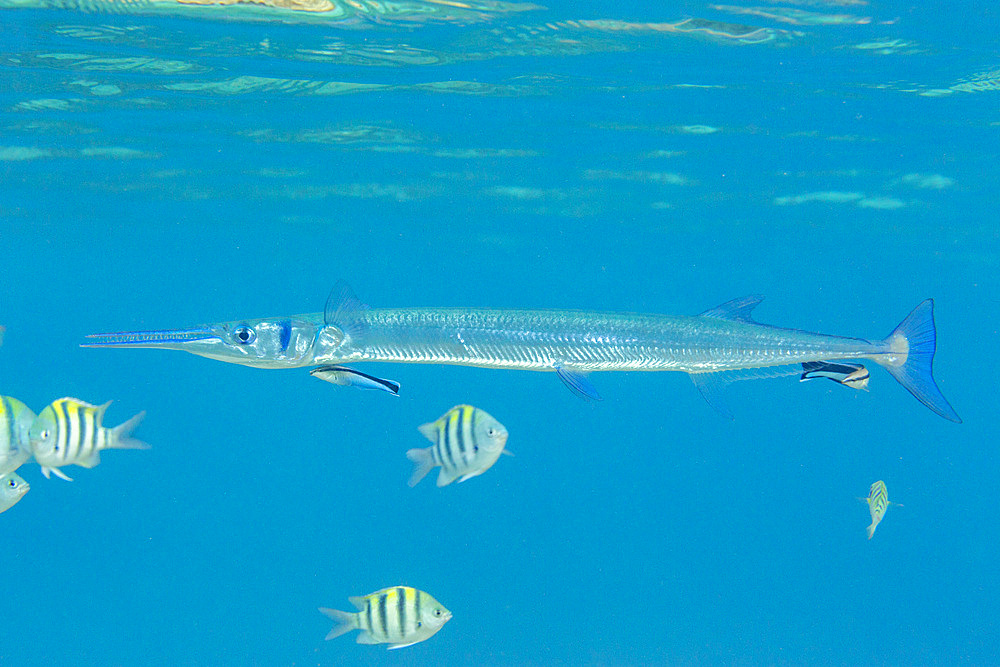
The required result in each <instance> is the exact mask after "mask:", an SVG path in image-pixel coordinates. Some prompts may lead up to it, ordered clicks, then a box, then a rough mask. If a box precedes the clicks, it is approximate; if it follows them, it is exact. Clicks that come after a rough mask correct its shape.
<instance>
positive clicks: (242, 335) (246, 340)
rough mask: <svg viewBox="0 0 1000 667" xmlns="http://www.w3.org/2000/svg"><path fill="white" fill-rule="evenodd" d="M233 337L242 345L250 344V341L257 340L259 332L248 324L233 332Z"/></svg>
mask: <svg viewBox="0 0 1000 667" xmlns="http://www.w3.org/2000/svg"><path fill="white" fill-rule="evenodd" d="M233 338H234V339H235V340H236V342H237V343H239V344H240V345H249V344H250V343H252V342H254V341H255V340H257V334H256V332H254V330H253V329H251V328H250V327H248V326H242V327H239V328H238V329H236V331H234V332H233Z"/></svg>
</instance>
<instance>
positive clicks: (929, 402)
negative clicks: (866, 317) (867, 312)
mask: <svg viewBox="0 0 1000 667" xmlns="http://www.w3.org/2000/svg"><path fill="white" fill-rule="evenodd" d="M882 342H883V344H884V345H885V347H886V351H887V354H885V355H880V356H876V357H875V361H877V362H878V363H879V364H881V365H882V366H883V367H884V368H885V369H886V370H887V371H889V373H890V374H891V375H892V377H894V378H896V381H897V382H899V384H901V385H903V387H905V388H906V390H907V391H909V392H910V393H911V394H913V396H914V397H915V398H916V399H917V400H918V401H920V402H921V403H923V404H924V405H926V406H927V407H928V408H930V409H931V410H933V411H934V412H936V413H937V414H938V415H940V416H942V417H944V418H945V419H947V420H948V421H953V422H956V423H958V424H961V423H962V419H961V418H960V417H959V416H958V413H956V412H955V410H954V408H952V407H951V405H950V404H949V403H948V399H946V398H945V397H944V394H942V393H941V390H940V389H938V386H937V383H936V382H934V375H933V372H932V366H933V363H934V351H935V350H936V349H937V333H936V331H935V329H934V300H933V299H927V300H925V301H923V302H922V303H921V304H920V305H919V306H917V307H916V308H914V309H913V311H912V312H911V313H910V314H909V315H907V316H906V319H905V320H903V321H902V322H901V323H900V325H899V326H898V327H896V328H895V329H894V330H893V332H892V333H891V334H889V336H888V337H887V338H886V339H885V340H884V341H882Z"/></svg>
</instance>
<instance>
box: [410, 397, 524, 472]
mask: <svg viewBox="0 0 1000 667" xmlns="http://www.w3.org/2000/svg"><path fill="white" fill-rule="evenodd" d="M418 429H419V431H420V432H421V433H422V434H423V435H424V437H425V438H427V439H428V440H430V441H431V442H432V443H434V444H433V445H431V446H430V447H425V448H423V449H411V450H409V451H408V452H406V457H407V458H408V459H410V460H411V461H413V463H414V464H415V467H414V469H413V475H411V476H410V482H409V484H410V486H415V485H416V484H417V482H419V481H420V480H422V479H423V478H424V476H425V475H426V474H427V473H429V472H430V471H431V469H432V468H434V467H435V466H441V474H439V475H438V480H437V485H438V486H444V485H446V484H451V483H452V482H453V481H455V480H456V479H457V480H458V481H459V482H464V481H465V480H467V479H469V478H470V477H475V476H476V475H481V474H483V473H484V472H486V471H487V470H489V468H490V467H491V466H492V465H493V464H494V463H496V462H497V459H498V458H500V454H502V453H503V451H504V449H503V448H504V445H506V444H507V429H506V428H504V425H503V424H501V423H500V422H498V421H497V420H496V419H494V418H493V417H491V416H490V415H489V414H488V413H486V412H485V411H483V410H480V409H479V408H474V407H472V406H471V405H456V406H455V407H453V408H452V409H451V410H449V411H448V412H446V413H444V414H443V415H441V417H440V418H439V419H438V420H437V421H433V422H431V423H429V424H424V425H423V426H420V427H418Z"/></svg>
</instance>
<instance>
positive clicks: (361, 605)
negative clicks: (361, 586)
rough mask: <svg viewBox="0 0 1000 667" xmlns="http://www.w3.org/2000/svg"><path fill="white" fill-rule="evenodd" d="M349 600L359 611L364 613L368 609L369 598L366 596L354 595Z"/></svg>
mask: <svg viewBox="0 0 1000 667" xmlns="http://www.w3.org/2000/svg"><path fill="white" fill-rule="evenodd" d="M347 600H348V601H349V602H350V603H351V604H353V605H354V606H355V607H356V608H357V610H358V611H364V610H365V609H366V608H367V607H368V598H367V597H366V596H364V595H352V596H351V597H349V598H347Z"/></svg>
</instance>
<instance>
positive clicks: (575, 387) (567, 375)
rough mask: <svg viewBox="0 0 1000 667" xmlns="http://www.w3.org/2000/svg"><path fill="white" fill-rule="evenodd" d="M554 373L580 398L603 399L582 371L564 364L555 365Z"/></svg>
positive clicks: (589, 399)
mask: <svg viewBox="0 0 1000 667" xmlns="http://www.w3.org/2000/svg"><path fill="white" fill-rule="evenodd" d="M556 375H558V376H559V379H560V380H562V382H563V384H564V385H566V387H567V388H568V389H569V390H570V391H571V392H573V393H574V394H576V395H577V396H579V397H580V398H582V399H584V400H586V401H600V400H603V399H602V398H601V395H600V394H598V393H597V389H596V388H595V387H594V384H593V383H592V382H591V381H590V379H589V378H588V377H587V376H586V375H585V374H584V373H583V372H581V371H577V370H573V369H572V368H566V367H565V366H556Z"/></svg>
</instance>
